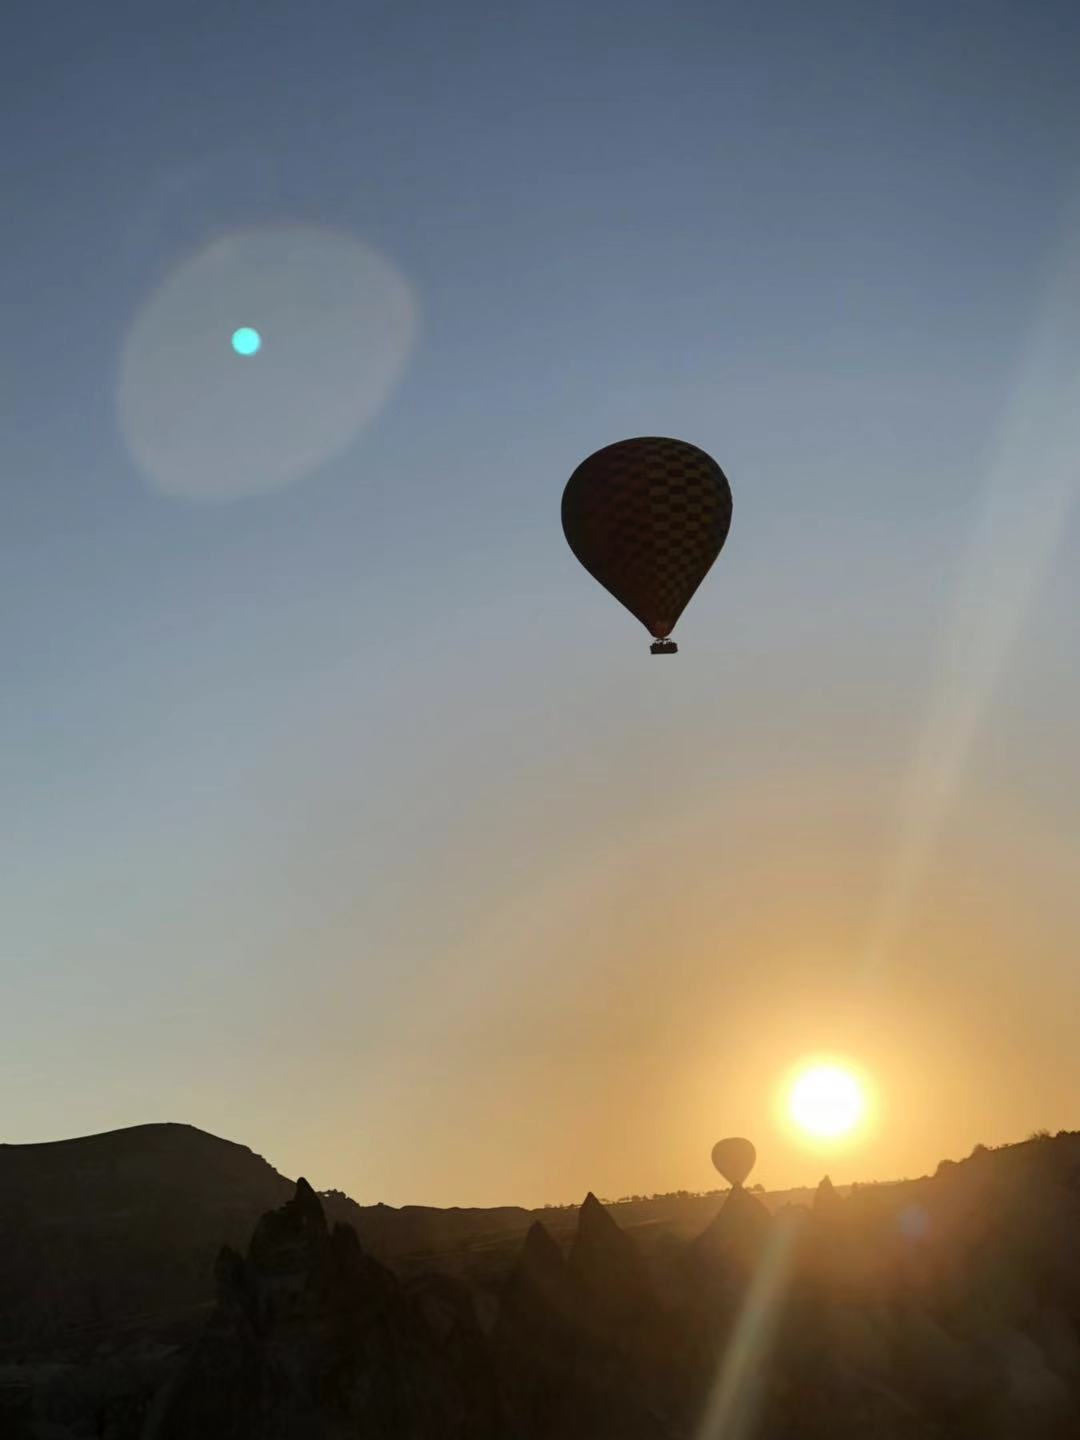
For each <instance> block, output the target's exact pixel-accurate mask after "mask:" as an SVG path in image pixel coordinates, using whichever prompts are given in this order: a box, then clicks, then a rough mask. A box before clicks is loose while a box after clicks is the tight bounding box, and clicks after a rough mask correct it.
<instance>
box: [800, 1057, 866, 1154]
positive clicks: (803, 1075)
mask: <svg viewBox="0 0 1080 1440" xmlns="http://www.w3.org/2000/svg"><path fill="white" fill-rule="evenodd" d="M868 1109H869V1102H868V1097H867V1089H866V1085H865V1083H864V1082H863V1080H861V1079H860V1077H859V1076H858V1075H857V1074H856V1072H855V1071H854V1070H853V1069H852V1068H851V1067H850V1066H848V1065H844V1064H841V1063H838V1062H835V1061H811V1062H810V1063H808V1064H804V1065H801V1066H800V1067H799V1068H798V1069H797V1070H796V1071H795V1073H794V1075H793V1076H792V1078H791V1082H790V1085H789V1088H788V1092H787V1115H788V1119H789V1120H790V1121H791V1123H792V1124H793V1125H794V1126H795V1129H796V1130H797V1131H798V1132H799V1133H800V1134H801V1135H803V1136H804V1137H806V1138H807V1139H810V1140H816V1141H839V1140H845V1139H849V1138H851V1137H853V1136H854V1135H855V1134H856V1133H857V1132H858V1131H859V1130H860V1129H861V1128H862V1126H863V1124H864V1122H865V1120H866V1116H867V1111H868Z"/></svg>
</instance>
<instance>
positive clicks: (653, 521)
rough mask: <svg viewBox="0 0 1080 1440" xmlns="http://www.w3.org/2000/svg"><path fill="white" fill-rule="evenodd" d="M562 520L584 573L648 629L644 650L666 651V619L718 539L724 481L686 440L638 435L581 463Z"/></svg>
mask: <svg viewBox="0 0 1080 1440" xmlns="http://www.w3.org/2000/svg"><path fill="white" fill-rule="evenodd" d="M562 523H563V531H564V533H565V535H566V539H567V542H568V544H569V546H570V549H571V550H572V551H573V552H574V554H575V555H576V556H577V558H578V559H579V560H580V561H581V563H582V565H584V567H585V569H586V570H588V572H589V574H590V575H592V576H593V578H594V579H595V580H599V582H600V584H601V585H603V586H604V588H605V589H607V590H609V591H610V592H611V594H612V595H614V596H615V598H616V600H618V601H619V602H620V603H621V604H623V605H625V606H626V608H627V610H629V611H630V613H631V614H632V615H634V616H636V617H637V619H638V620H640V621H641V623H642V624H643V625H644V626H645V628H646V629H647V630H648V631H649V634H650V635H652V636H653V640H654V643H653V645H652V647H651V648H652V652H653V654H654V655H670V654H673V653H674V652H675V650H676V646H675V642H674V641H673V640H671V639H670V638H669V636H670V634H671V631H672V630H673V629H674V628H675V622H676V621H677V620H678V618H679V616H680V615H681V614H682V612H683V611H684V610H685V609H686V606H687V604H688V603H689V601H690V598H691V596H692V595H693V594H694V591H695V590H696V589H697V588H698V586H699V585H700V584H701V582H702V580H704V578H705V576H706V574H707V573H708V571H709V568H710V566H711V565H712V563H713V561H714V560H715V559H716V557H717V556H718V555H719V554H720V551H721V549H722V548H723V545H724V541H725V540H726V539H727V533H728V530H729V528H730V526H731V487H730V486H729V485H728V482H727V478H726V476H725V475H724V472H723V471H722V470H721V469H720V466H719V465H718V464H717V463H716V461H715V460H714V459H713V458H712V457H711V456H710V455H706V453H705V451H704V450H699V449H698V448H697V446H696V445H690V444H688V443H687V442H686V441H685V440H671V439H667V438H664V437H662V436H655V435H641V436H637V437H636V438H634V439H632V440H619V441H618V442H617V443H616V444H614V445H605V447H604V448H603V449H602V450H597V451H596V453H595V454H593V455H590V456H589V458H588V459H587V460H583V461H582V462H581V464H580V465H579V466H578V467H577V469H576V470H575V471H574V473H573V474H572V475H571V476H570V479H569V480H568V481H567V485H566V489H565V490H564V491H563V498H562Z"/></svg>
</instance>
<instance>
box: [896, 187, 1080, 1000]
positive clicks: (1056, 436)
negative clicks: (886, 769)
mask: <svg viewBox="0 0 1080 1440" xmlns="http://www.w3.org/2000/svg"><path fill="white" fill-rule="evenodd" d="M1066 235H1067V240H1066V244H1065V245H1064V246H1063V253H1062V256H1061V258H1060V259H1059V261H1058V263H1057V265H1056V266H1055V267H1054V272H1053V279H1052V282H1051V283H1050V285H1049V286H1048V292H1047V296H1046V303H1045V305H1044V308H1043V311H1042V314H1041V316H1040V319H1039V321H1038V323H1037V324H1036V326H1035V327H1034V330H1033V333H1032V335H1031V339H1030V343H1029V345H1028V349H1027V354H1026V358H1025V362H1024V364H1023V366H1022V369H1021V373H1020V376H1019V379H1018V383H1017V386H1016V390H1015V393H1014V396H1013V399H1012V403H1011V405H1010V407H1009V410H1008V412H1007V414H1006V416H1005V419H1004V422H1003V425H1002V429H1001V435H1000V440H999V444H998V448H997V453H996V455H995V457H994V460H993V463H992V465H991V469H990V475H989V478H988V484H987V489H986V496H985V501H984V505H983V511H982V514H981V517H980V520H979V523H978V524H977V526H976V528H975V531H974V533H973V535H972V537H971V541H970V544H969V546H968V549H967V553H966V555H965V558H964V561H963V563H962V568H961V575H960V580H959V583H958V586H957V592H956V598H955V602H954V605H953V610H952V614H951V616H950V617H949V619H948V621H947V623H946V624H945V626H944V629H943V631H942V635H941V643H940V646H939V651H938V658H937V673H938V680H937V683H936V685H935V687H934V690H933V693H932V694H931V697H930V701H929V704H928V706H927V709H926V713H925V716H924V719H923V724H922V727H921V731H920V734H919V737H918V740H917V742H916V745H915V748H914V752H913V755H912V759H911V764H910V769H909V772H908V778H907V783H906V786H905V790H904V794H903V797H902V801H901V814H900V820H899V837H898V845H897V850H896V854H895V858H894V862H893V866H892V870H891V874H890V875H889V878H888V883H887V885H886V888H885V892H884V896H883V901H882V905H881V908H880V911H879V913H878V917H877V923H876V930H875V933H874V934H873V935H872V937H871V945H870V971H871V973H877V971H878V970H879V968H880V967H881V965H882V964H883V963H884V962H886V961H887V960H888V958H889V955H890V953H891V952H892V950H893V949H894V947H895V946H896V944H897V943H898V941H899V940H900V938H901V935H902V932H903V929H904V926H905V925H906V923H907V920H908V918H909V915H910V911H911V907H912V904H913V903H914V900H915V897H916V895H917V891H918V888H919V885H920V883H921V881H922V879H923V877H924V875H925V874H926V871H927V869H928V867H929V865H930V862H931V859H932V855H933V850H934V846H935V843H936V840H937V837H938V834H939V832H940V830H941V828H942V826H943V824H944V822H945V820H946V818H947V816H948V813H949V810H950V808H951V806H952V804H953V802H954V800H955V798H956V795H957V792H958V790H959V788H960V786H961V784H962V782H963V778H964V772H965V769H966V767H967V762H968V758H969V755H970V752H971V748H972V745H973V743H974V741H975V739H976V736H977V733H978V729H979V726H980V723H981V721H982V719H983V716H984V714H985V712H986V708H987V706H988V704H989V703H990V701H991V699H992V698H993V694H994V691H995V690H996V688H997V686H998V685H999V683H1000V681H1001V679H1002V676H1003V674H1004V671H1005V669H1006V666H1007V664H1008V661H1009V657H1010V654H1011V653H1012V651H1013V650H1014V648H1015V646H1016V644H1017V642H1018V640H1019V639H1020V636H1021V634H1022V631H1023V629H1024V624H1025V621H1026V620H1027V617H1028V615H1029V612H1030V610H1031V608H1032V606H1033V604H1034V602H1035V600H1036V599H1037V596H1038V592H1039V589H1040V586H1041V585H1042V583H1043V581H1044V580H1045V578H1046V576H1047V574H1048V572H1049V571H1050V569H1051V567H1052V565H1053V563H1054V558H1055V555H1056V553H1057V551H1058V548H1059V545H1060V542H1061V539H1062V536H1063V535H1064V532H1065V529H1066V526H1067V523H1068V519H1069V515H1070V512H1071V510H1072V508H1073V505H1074V504H1075V501H1076V498H1077V494H1078V491H1080V204H1078V205H1077V206H1076V207H1074V211H1073V223H1071V224H1070V225H1068V226H1067V227H1066Z"/></svg>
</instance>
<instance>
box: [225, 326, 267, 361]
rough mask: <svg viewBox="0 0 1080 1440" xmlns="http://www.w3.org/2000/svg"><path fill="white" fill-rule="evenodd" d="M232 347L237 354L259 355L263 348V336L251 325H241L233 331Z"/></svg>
mask: <svg viewBox="0 0 1080 1440" xmlns="http://www.w3.org/2000/svg"><path fill="white" fill-rule="evenodd" d="M232 348H233V349H234V350H235V351H236V353H237V355H257V354H258V352H259V351H260V350H261V349H262V336H261V335H260V334H259V332H258V331H257V330H253V329H252V328H251V326H250V325H241V326H240V329H239V330H234V331H233V336H232Z"/></svg>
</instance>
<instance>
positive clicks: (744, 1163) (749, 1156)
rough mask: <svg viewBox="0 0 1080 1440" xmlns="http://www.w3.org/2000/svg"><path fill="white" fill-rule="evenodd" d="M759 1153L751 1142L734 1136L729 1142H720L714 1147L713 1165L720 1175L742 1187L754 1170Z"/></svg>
mask: <svg viewBox="0 0 1080 1440" xmlns="http://www.w3.org/2000/svg"><path fill="white" fill-rule="evenodd" d="M756 1159H757V1151H756V1150H755V1149H754V1147H753V1145H751V1143H750V1141H749V1140H743V1139H742V1137H741V1136H737V1135H733V1136H732V1137H731V1138H730V1139H729V1140H718V1141H717V1142H716V1144H715V1145H714V1146H713V1151H712V1163H713V1164H714V1165H715V1166H716V1168H717V1170H719V1171H720V1174H721V1175H722V1176H723V1177H724V1179H725V1180H727V1181H728V1182H729V1183H730V1184H732V1185H741V1184H742V1183H743V1181H744V1180H745V1179H746V1177H747V1176H748V1175H749V1174H750V1171H751V1170H752V1169H753V1168H754V1161H755V1160H756Z"/></svg>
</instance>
